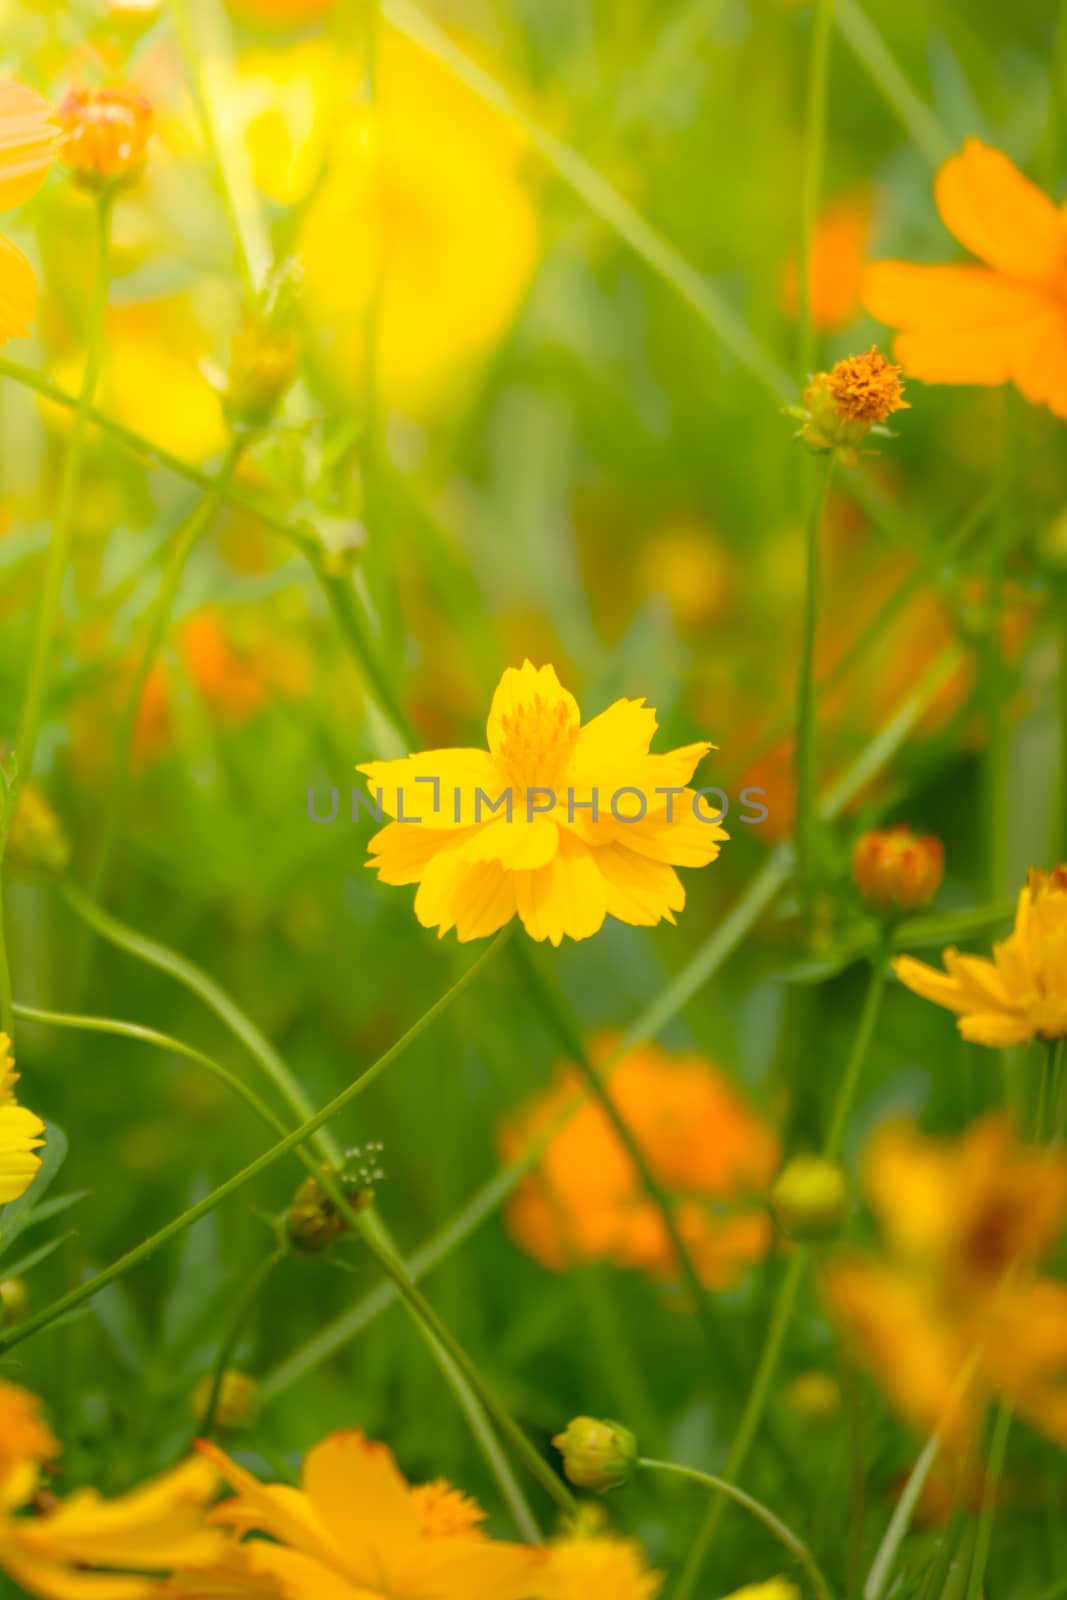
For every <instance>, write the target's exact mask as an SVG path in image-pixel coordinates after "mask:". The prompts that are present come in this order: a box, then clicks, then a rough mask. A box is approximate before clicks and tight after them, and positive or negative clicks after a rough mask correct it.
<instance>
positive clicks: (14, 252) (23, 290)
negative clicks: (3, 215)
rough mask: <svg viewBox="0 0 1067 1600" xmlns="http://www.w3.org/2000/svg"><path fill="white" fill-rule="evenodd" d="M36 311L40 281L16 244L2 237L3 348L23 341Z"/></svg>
mask: <svg viewBox="0 0 1067 1600" xmlns="http://www.w3.org/2000/svg"><path fill="white" fill-rule="evenodd" d="M36 310H37V279H36V277H35V275H34V271H33V268H32V267H31V266H30V263H29V262H28V261H27V260H26V257H25V256H24V255H23V253H22V251H21V250H20V249H19V247H18V245H17V244H12V242H11V240H10V239H5V237H4V235H3V234H0V344H6V343H7V341H8V340H9V339H24V338H25V337H26V335H27V334H28V333H29V331H30V328H31V326H32V324H33V315H34V312H35V311H36Z"/></svg>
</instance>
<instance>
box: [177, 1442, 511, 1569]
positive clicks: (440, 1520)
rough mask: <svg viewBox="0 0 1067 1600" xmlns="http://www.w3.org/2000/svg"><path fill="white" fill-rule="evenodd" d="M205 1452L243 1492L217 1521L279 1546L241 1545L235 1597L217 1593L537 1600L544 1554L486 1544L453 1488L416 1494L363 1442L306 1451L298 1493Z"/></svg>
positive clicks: (475, 1514)
mask: <svg viewBox="0 0 1067 1600" xmlns="http://www.w3.org/2000/svg"><path fill="white" fill-rule="evenodd" d="M199 1448H200V1450H201V1451H202V1453H203V1454H204V1455H205V1456H206V1457H207V1458H208V1459H210V1460H211V1461H212V1462H214V1464H215V1465H216V1466H217V1467H218V1470H219V1471H220V1472H221V1473H222V1475H223V1477H224V1478H226V1479H227V1480H228V1482H229V1483H230V1484H232V1486H233V1488H234V1489H235V1490H236V1498H235V1499H233V1500H228V1501H226V1502H225V1503H224V1504H223V1505H222V1506H220V1507H219V1508H218V1510H217V1512H216V1513H215V1518H216V1520H217V1521H219V1522H223V1523H226V1524H228V1525H229V1526H231V1527H232V1528H234V1529H235V1530H237V1532H238V1533H240V1534H242V1535H243V1534H246V1533H253V1532H254V1533H263V1534H267V1535H268V1536H269V1537H270V1539H271V1540H272V1541H273V1542H272V1543H269V1544H268V1543H266V1542H265V1541H264V1540H259V1539H257V1540H255V1541H253V1542H250V1543H247V1544H242V1545H241V1547H240V1551H239V1561H238V1562H234V1563H231V1564H229V1566H228V1569H227V1577H228V1582H229V1583H230V1585H231V1587H230V1588H228V1589H226V1590H223V1591H217V1592H225V1593H232V1594H234V1595H245V1596H259V1595H261V1594H263V1593H264V1592H267V1593H269V1592H270V1584H271V1581H272V1580H274V1581H277V1582H279V1583H280V1584H281V1585H282V1586H283V1590H284V1593H285V1595H286V1596H287V1597H288V1600H324V1597H325V1596H327V1595H328V1596H329V1597H330V1600H424V1597H425V1596H427V1595H430V1594H432V1595H433V1596H434V1600H529V1596H530V1593H531V1589H530V1581H529V1580H530V1572H531V1568H532V1567H533V1565H534V1564H535V1562H536V1560H537V1555H536V1553H535V1552H532V1551H530V1550H527V1549H525V1548H524V1547H523V1546H521V1545H514V1544H504V1543H501V1542H499V1541H496V1540H493V1539H489V1538H487V1537H486V1536H485V1535H484V1534H483V1533H482V1531H481V1528H480V1526H479V1524H480V1522H481V1520H482V1513H481V1511H480V1509H479V1507H477V1506H476V1505H475V1504H474V1502H473V1501H470V1500H468V1499H467V1498H466V1497H465V1496H463V1495H461V1494H459V1493H458V1492H457V1491H456V1490H454V1489H452V1488H451V1487H450V1486H449V1485H448V1484H444V1483H441V1482H437V1483H433V1484H428V1485H423V1486H421V1487H414V1488H413V1487H412V1486H411V1485H409V1484H408V1483H406V1482H405V1480H404V1479H403V1477H402V1476H401V1474H400V1472H399V1470H398V1468H397V1465H396V1462H395V1461H394V1459H393V1456H392V1452H391V1451H390V1450H388V1449H387V1448H386V1446H385V1445H382V1444H373V1443H371V1441H369V1440H368V1439H366V1438H364V1436H363V1435H362V1434H361V1433H358V1432H355V1431H350V1432H344V1433H334V1434H331V1435H330V1437H329V1438H328V1439H325V1440H324V1441H323V1442H322V1444H320V1445H317V1446H316V1447H315V1448H314V1449H313V1450H311V1451H309V1453H308V1455H307V1458H306V1459H305V1462H304V1469H303V1475H302V1485H301V1488H300V1489H291V1488H289V1487H288V1486H281V1485H270V1484H261V1483H259V1482H258V1480H257V1479H256V1478H254V1477H253V1476H252V1475H251V1473H249V1472H246V1471H245V1470H244V1468H243V1467H239V1466H237V1465H236V1463H235V1462H233V1461H231V1460H230V1459H229V1457H228V1456H226V1455H224V1454H223V1452H222V1451H221V1450H219V1449H217V1447H216V1446H214V1445H211V1444H207V1443H202V1444H201V1445H200V1447H199ZM178 1588H179V1592H181V1584H180V1582H179V1585H178ZM189 1592H191V1593H196V1592H197V1591H196V1589H195V1587H194V1588H193V1589H191V1590H190V1591H189Z"/></svg>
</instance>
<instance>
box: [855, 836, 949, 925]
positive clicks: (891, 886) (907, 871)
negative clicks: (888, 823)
mask: <svg viewBox="0 0 1067 1600" xmlns="http://www.w3.org/2000/svg"><path fill="white" fill-rule="evenodd" d="M944 871H945V851H944V847H943V845H942V843H941V840H940V839H937V838H935V837H934V835H933V834H927V835H925V836H924V837H922V838H920V837H919V836H918V835H917V834H914V833H912V831H911V829H910V828H904V827H897V828H890V829H888V831H886V832H884V833H881V832H877V831H873V832H871V833H865V834H863V835H862V836H861V838H859V839H858V840H857V841H856V847H855V849H854V850H853V852H852V876H853V877H854V878H855V880H856V885H857V887H858V889H859V891H860V894H861V895H862V896H863V898H864V900H866V902H867V904H868V905H869V906H870V907H871V908H872V909H873V910H875V911H883V912H884V911H917V910H918V909H919V907H920V906H925V905H928V904H929V902H930V901H931V900H932V899H933V898H934V895H935V894H936V893H937V891H938V889H939V888H940V887H941V879H942V877H943V876H944Z"/></svg>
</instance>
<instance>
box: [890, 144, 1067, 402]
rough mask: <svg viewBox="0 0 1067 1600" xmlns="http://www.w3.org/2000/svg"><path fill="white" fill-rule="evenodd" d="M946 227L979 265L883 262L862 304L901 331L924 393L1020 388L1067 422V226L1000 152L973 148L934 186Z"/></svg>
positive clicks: (898, 346)
mask: <svg viewBox="0 0 1067 1600" xmlns="http://www.w3.org/2000/svg"><path fill="white" fill-rule="evenodd" d="M934 197H935V199H936V201H937V207H938V210H939V211H940V213H941V219H942V221H943V222H944V224H945V226H946V227H947V228H948V229H949V231H950V232H951V233H953V234H955V236H956V238H957V239H958V240H959V241H960V243H961V244H963V245H964V246H965V247H966V248H967V249H968V250H970V251H972V252H973V254H974V255H976V256H977V257H978V258H979V260H980V261H981V262H982V263H983V265H982V266H975V265H973V264H968V265H965V266H921V265H913V264H912V263H910V262H904V261H879V262H876V263H875V264H874V265H873V266H871V267H870V268H869V269H868V272H867V276H866V280H865V284H864V295H863V298H864V304H865V305H866V307H867V310H868V311H869V312H870V313H871V314H872V316H875V317H877V318H878V319H879V320H880V321H881V322H885V323H888V324H889V325H890V327H893V328H899V329H900V332H899V334H898V336H897V339H896V341H895V343H894V353H895V355H896V356H897V359H898V360H899V361H900V362H901V363H902V364H903V366H904V369H905V371H906V372H908V373H909V374H910V375H911V376H912V377H915V378H922V379H925V381H926V382H927V383H974V384H1002V383H1009V382H1010V383H1014V384H1015V385H1016V387H1017V388H1018V389H1019V390H1020V391H1021V392H1022V394H1023V395H1025V397H1026V399H1027V400H1029V401H1031V402H1032V403H1033V404H1034V405H1047V406H1048V407H1049V408H1050V410H1052V411H1054V412H1055V413H1056V415H1057V416H1060V417H1067V220H1065V218H1064V213H1063V211H1062V209H1061V208H1060V207H1059V206H1057V205H1056V204H1055V202H1054V201H1052V200H1050V199H1049V198H1048V196H1047V195H1044V194H1042V192H1041V190H1040V189H1038V188H1036V187H1035V186H1034V185H1033V184H1032V183H1030V182H1029V180H1028V179H1026V178H1024V177H1023V175H1022V173H1021V172H1020V171H1019V170H1018V168H1017V167H1016V166H1015V165H1014V164H1013V163H1012V162H1011V161H1010V160H1009V159H1008V157H1007V156H1006V155H1004V154H1002V152H1001V151H999V150H994V149H991V148H990V146H989V145H987V144H983V143H982V142H981V140H979V139H968V140H967V142H966V144H965V145H964V147H963V149H962V151H961V152H960V154H959V155H957V156H953V157H952V158H951V159H950V160H949V161H946V162H945V164H944V166H943V167H942V168H941V170H940V172H939V173H938V175H937V180H936V183H935V185H934Z"/></svg>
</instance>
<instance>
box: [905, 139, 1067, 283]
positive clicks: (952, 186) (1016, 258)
mask: <svg viewBox="0 0 1067 1600" xmlns="http://www.w3.org/2000/svg"><path fill="white" fill-rule="evenodd" d="M934 197H935V199H936V200H937V209H938V210H939V211H940V213H941V218H942V221H943V222H944V224H945V226H946V228H948V229H949V231H950V232H951V233H954V234H955V236H956V238H957V239H958V240H959V241H960V243H961V244H964V245H966V246H967V249H968V250H971V251H973V252H974V254H975V255H976V256H979V257H980V258H981V260H983V261H985V262H987V263H988V264H989V265H990V266H991V267H995V268H997V270H998V271H1000V272H1003V273H1006V274H1007V276H1008V277H1011V278H1021V279H1022V280H1023V281H1024V282H1025V281H1030V282H1039V283H1047V284H1050V285H1055V284H1057V283H1058V281H1059V278H1060V275H1061V274H1062V272H1063V260H1064V251H1065V248H1067V225H1065V223H1064V218H1063V215H1062V213H1061V212H1060V210H1059V209H1058V208H1057V207H1056V206H1055V205H1054V204H1053V202H1052V201H1051V200H1050V199H1049V197H1048V195H1046V194H1043V193H1042V192H1041V190H1040V189H1038V188H1037V187H1036V185H1035V184H1032V183H1031V182H1030V181H1029V179H1028V178H1024V177H1023V175H1022V173H1021V172H1020V171H1019V169H1018V167H1017V166H1016V165H1015V163H1014V162H1013V161H1010V160H1009V159H1008V157H1007V156H1006V155H1004V153H1003V151H1001V150H994V149H992V147H991V146H989V145H987V144H983V143H982V141H981V140H980V139H968V140H967V142H966V144H965V145H964V147H963V150H962V151H961V152H960V154H959V155H958V156H954V157H953V158H952V160H950V161H946V162H945V165H944V166H943V167H942V168H941V171H940V172H939V173H938V175H937V180H936V182H935V184H934Z"/></svg>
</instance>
